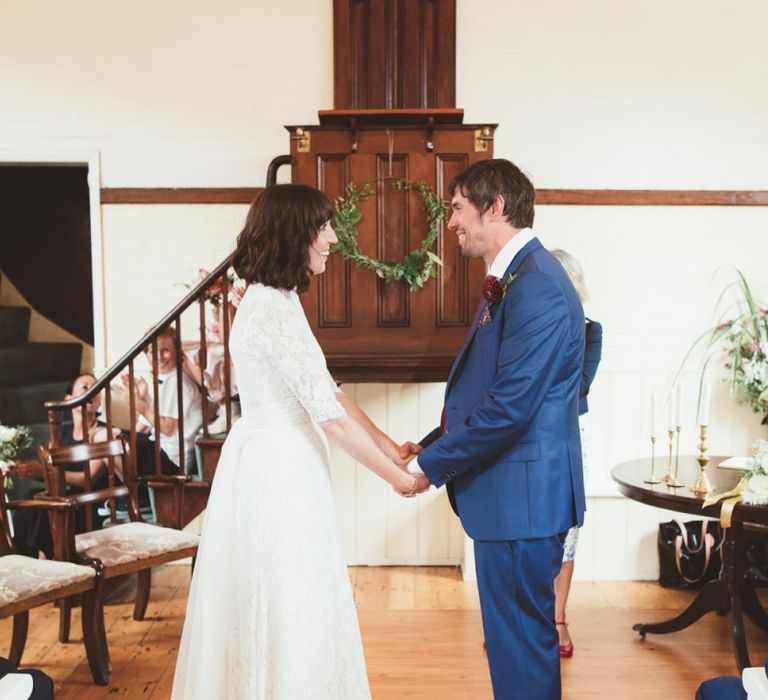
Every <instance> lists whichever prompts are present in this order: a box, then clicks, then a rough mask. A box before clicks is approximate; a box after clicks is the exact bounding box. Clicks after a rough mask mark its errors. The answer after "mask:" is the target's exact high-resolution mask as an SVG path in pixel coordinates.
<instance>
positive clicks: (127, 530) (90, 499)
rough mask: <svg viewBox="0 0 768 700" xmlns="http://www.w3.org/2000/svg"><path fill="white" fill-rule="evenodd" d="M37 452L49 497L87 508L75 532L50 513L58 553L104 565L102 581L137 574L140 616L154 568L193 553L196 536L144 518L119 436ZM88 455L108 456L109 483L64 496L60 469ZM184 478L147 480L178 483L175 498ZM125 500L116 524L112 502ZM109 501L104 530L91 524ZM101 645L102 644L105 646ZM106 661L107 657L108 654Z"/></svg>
mask: <svg viewBox="0 0 768 700" xmlns="http://www.w3.org/2000/svg"><path fill="white" fill-rule="evenodd" d="M40 456H41V457H42V459H43V462H44V464H45V469H46V490H47V491H48V495H47V496H46V498H47V499H52V500H54V501H56V502H61V503H67V504H72V505H74V506H75V507H76V508H85V509H86V512H85V522H86V530H87V531H86V532H83V533H81V534H77V535H75V534H74V529H72V530H66V529H61V528H57V527H56V526H55V525H54V523H53V520H54V519H53V518H51V531H52V532H51V534H52V536H53V544H54V552H55V553H56V558H57V559H58V558H59V556H60V554H61V556H64V557H66V556H67V555H68V553H69V552H74V557H75V558H74V560H75V561H83V562H86V561H91V560H93V561H96V562H98V563H99V565H100V566H101V567H102V569H103V577H104V579H105V580H108V579H113V578H117V577H119V576H125V575H127V574H133V573H136V574H137V591H136V602H135V605H134V609H133V619H134V620H143V619H144V614H145V612H146V609H147V604H148V602H149V592H150V588H151V585H152V568H153V567H155V566H160V565H161V564H165V563H166V562H169V561H175V560H178V559H184V558H186V557H193V558H194V557H195V556H196V555H197V547H198V544H199V541H200V537H199V536H198V535H193V534H190V533H187V532H182V531H181V530H177V529H173V528H167V527H161V526H159V525H152V524H150V523H146V522H144V521H143V520H142V518H141V515H140V513H139V508H138V505H137V494H138V481H137V479H136V476H135V474H134V471H133V465H132V460H131V459H129V453H128V446H127V444H126V441H125V440H124V439H123V438H122V437H118V438H115V439H114V440H109V441H107V442H94V443H82V444H78V445H72V446H69V447H55V448H51V449H48V448H45V447H41V448H40ZM92 459H106V460H107V463H108V482H109V484H110V485H109V486H108V487H107V488H103V489H97V490H85V491H84V492H83V493H80V494H75V495H65V493H66V490H65V484H64V471H65V469H66V466H67V465H71V464H73V463H77V462H86V461H89V460H92ZM116 460H120V462H121V463H122V469H123V478H124V480H125V482H126V483H125V484H123V485H117V483H116V482H117V479H116V477H115V463H116ZM185 479H186V477H183V476H182V477H174V476H163V475H153V476H151V477H147V479H146V480H147V481H149V482H150V484H151V483H153V482H168V481H171V482H173V483H174V484H176V483H177V482H178V488H176V489H175V491H176V493H177V498H178V499H181V498H182V497H183V488H181V482H182V481H184V480H185ZM117 499H125V501H126V502H127V506H128V516H129V521H128V522H121V523H117V524H112V523H115V521H116V517H115V515H116V501H117ZM105 502H108V503H109V509H110V512H111V523H108V524H107V525H106V526H105V527H104V528H103V529H101V530H98V529H93V522H94V521H95V517H97V516H96V514H95V513H94V512H93V510H94V509H95V508H94V507H95V506H98V505H102V504H104V503H105ZM174 510H175V512H176V513H178V517H177V522H180V520H181V512H182V507H181V504H179V505H178V507H177V508H175V509H174ZM70 607H71V601H67V602H64V603H63V604H62V606H61V619H60V626H59V639H61V640H62V641H66V638H67V637H68V635H69V616H70ZM106 648H107V647H106V644H105V649H106ZM107 663H109V656H108V653H107Z"/></svg>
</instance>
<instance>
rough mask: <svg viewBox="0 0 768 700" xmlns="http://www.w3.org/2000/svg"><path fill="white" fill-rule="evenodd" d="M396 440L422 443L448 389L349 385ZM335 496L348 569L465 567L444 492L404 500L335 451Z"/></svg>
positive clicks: (458, 530) (345, 387)
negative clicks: (358, 567) (410, 566)
mask: <svg viewBox="0 0 768 700" xmlns="http://www.w3.org/2000/svg"><path fill="white" fill-rule="evenodd" d="M341 388H342V390H343V391H344V392H345V393H346V394H348V395H349V396H350V397H351V398H352V399H354V400H355V401H357V403H359V404H360V406H362V408H363V410H365V412H366V413H368V415H369V416H370V417H371V418H372V419H373V421H374V422H375V423H376V424H377V425H378V426H379V427H380V428H382V430H384V431H385V432H386V433H387V434H389V435H390V436H391V437H392V438H393V439H394V440H396V441H398V442H404V441H406V440H413V441H418V440H419V439H421V438H422V437H423V436H424V435H426V434H427V433H428V432H429V431H430V430H432V428H434V427H435V426H436V425H437V424H438V423H439V422H440V412H441V410H442V405H443V391H444V385H443V384H344V385H342V387H341ZM331 462H332V478H333V488H334V493H335V496H336V504H337V510H338V514H339V521H340V524H341V529H342V536H343V540H344V547H345V552H346V555H347V561H348V562H349V563H350V564H366V565H372V566H373V565H382V564H429V565H441V564H452V565H457V564H460V563H461V562H462V561H463V559H464V546H465V545H464V539H465V538H464V535H463V532H462V530H461V526H460V524H459V522H458V519H457V518H456V517H455V515H454V514H453V511H452V510H451V507H450V504H449V503H448V499H447V497H446V494H445V490H444V489H441V490H440V491H437V490H435V489H431V490H430V491H429V492H428V493H427V494H424V495H422V496H419V497H417V498H412V499H404V498H401V497H400V496H398V495H397V494H395V493H394V492H393V491H392V489H391V487H390V486H389V485H388V484H386V483H385V482H383V481H382V480H381V479H380V478H379V477H377V476H375V475H374V474H372V473H371V472H370V471H369V470H368V469H366V468H365V467H362V466H360V465H359V464H357V463H356V462H354V460H352V458H351V457H349V456H348V455H346V454H345V453H344V452H343V451H342V450H341V449H340V448H339V447H337V446H335V445H332V446H331Z"/></svg>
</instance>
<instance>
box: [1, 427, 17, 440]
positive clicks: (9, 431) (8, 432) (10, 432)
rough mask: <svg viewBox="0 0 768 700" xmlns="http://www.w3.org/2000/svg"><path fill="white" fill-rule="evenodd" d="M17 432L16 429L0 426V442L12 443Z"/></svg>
mask: <svg viewBox="0 0 768 700" xmlns="http://www.w3.org/2000/svg"><path fill="white" fill-rule="evenodd" d="M17 432H18V431H17V430H16V428H9V427H8V426H5V425H0V442H13V441H14V440H15V439H16V433H17Z"/></svg>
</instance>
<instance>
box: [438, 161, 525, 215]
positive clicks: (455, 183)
mask: <svg viewBox="0 0 768 700" xmlns="http://www.w3.org/2000/svg"><path fill="white" fill-rule="evenodd" d="M456 190H458V191H459V192H461V194H462V195H464V196H465V197H466V198H467V199H468V200H469V201H470V202H472V204H474V205H475V206H476V207H477V210H478V211H479V212H480V215H481V216H482V215H483V214H485V212H486V211H488V209H489V208H490V207H491V205H492V204H493V203H494V201H496V197H497V196H498V195H501V196H502V197H504V216H505V218H506V219H507V221H509V223H510V224H512V225H513V226H514V227H515V228H529V227H530V226H533V203H534V201H535V199H536V192H535V190H534V189H533V183H531V181H530V180H529V179H528V178H527V177H526V176H525V174H524V173H523V171H522V170H520V168H518V167H517V166H516V165H515V164H514V163H512V162H510V161H508V160H505V159H503V158H491V159H490V160H480V161H478V162H477V163H473V164H472V165H470V166H469V167H468V168H467V169H466V170H462V171H461V172H460V173H459V174H458V175H456V176H454V178H453V179H452V180H451V181H450V183H448V192H450V194H451V197H453V196H454V195H455V194H456Z"/></svg>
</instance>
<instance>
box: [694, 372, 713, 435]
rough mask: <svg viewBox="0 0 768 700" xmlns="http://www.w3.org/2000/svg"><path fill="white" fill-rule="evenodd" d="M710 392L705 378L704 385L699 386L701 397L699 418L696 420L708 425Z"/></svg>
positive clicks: (700, 423)
mask: <svg viewBox="0 0 768 700" xmlns="http://www.w3.org/2000/svg"><path fill="white" fill-rule="evenodd" d="M711 393H712V391H711V387H710V385H709V380H708V379H705V380H704V385H703V386H702V387H701V397H700V399H699V418H698V421H697V423H698V424H699V425H709V403H710V397H711Z"/></svg>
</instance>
